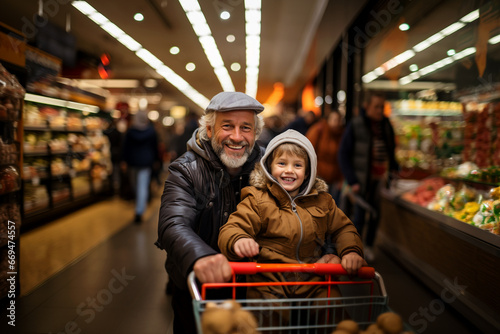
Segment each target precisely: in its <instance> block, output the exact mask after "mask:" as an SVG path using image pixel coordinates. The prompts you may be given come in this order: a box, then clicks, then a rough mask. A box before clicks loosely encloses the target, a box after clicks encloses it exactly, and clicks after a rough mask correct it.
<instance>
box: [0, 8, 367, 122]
mask: <svg viewBox="0 0 500 334" xmlns="http://www.w3.org/2000/svg"><path fill="white" fill-rule="evenodd" d="M69 2H70V1H68V0H44V1H42V3H43V8H44V10H43V11H44V15H45V17H47V16H48V17H49V21H50V23H52V24H54V25H57V26H59V27H61V28H64V27H65V26H66V24H67V22H68V21H67V20H68V18H69V20H70V26H71V33H72V34H73V35H74V36H75V37H76V41H77V47H78V49H80V50H84V51H85V52H87V53H90V54H92V55H94V56H99V55H100V54H102V53H108V54H109V55H110V56H111V68H112V77H113V78H116V79H136V80H139V81H140V82H141V83H143V82H144V81H145V80H146V79H150V78H156V79H158V82H159V86H158V87H157V88H155V89H147V88H144V87H143V86H142V85H141V86H139V87H138V88H133V89H121V90H118V89H113V90H112V91H113V93H114V94H115V95H114V96H115V97H116V98H117V99H121V98H122V97H125V96H136V97H140V96H142V95H144V94H149V95H152V94H155V96H157V97H160V98H159V105H158V106H154V105H153V106H150V107H152V108H160V109H161V108H163V109H169V108H170V107H171V106H173V105H185V106H187V107H189V108H191V109H194V110H197V111H198V112H199V111H201V109H200V107H199V106H198V105H196V104H194V103H193V102H192V101H191V100H189V99H187V98H186V97H185V96H184V95H183V94H182V93H180V92H179V91H178V90H177V89H176V88H175V87H173V86H172V85H170V84H169V83H168V82H167V81H166V80H165V79H163V78H162V77H160V76H159V75H158V74H157V73H156V72H155V71H154V70H153V69H152V68H151V67H149V66H148V65H147V64H145V63H144V62H143V61H142V60H141V59H140V58H138V57H137V56H136V55H135V54H134V53H133V52H132V51H130V50H128V49H127V48H125V47H124V46H123V45H122V44H121V43H119V42H118V41H116V40H115V39H114V38H113V37H111V36H110V35H109V34H108V33H107V32H105V31H104V30H102V29H101V28H100V27H99V26H97V25H96V24H95V23H94V22H92V21H91V20H90V19H89V18H87V17H85V16H84V15H83V14H81V13H80V12H78V11H77V10H76V9H75V8H73V7H72V6H71V5H70V4H68V3H69ZM88 2H89V4H90V5H92V6H93V7H94V8H95V9H96V10H98V11H99V12H101V13H102V14H103V15H104V16H106V17H107V18H108V19H109V20H110V21H112V22H113V23H115V24H116V25H117V26H118V27H120V28H121V29H122V30H124V31H125V32H126V33H127V34H129V35H130V36H131V37H133V38H134V39H135V40H136V41H138V42H139V43H141V44H142V45H143V47H145V48H147V49H148V50H149V51H151V52H152V53H153V54H154V55H155V56H156V57H158V58H159V59H160V60H161V61H163V62H164V63H165V64H166V65H167V66H168V67H170V68H171V69H172V70H173V71H174V72H175V73H177V74H178V75H180V76H181V77H183V78H184V79H185V80H186V81H187V82H188V83H189V84H190V85H191V86H193V87H194V88H195V89H196V90H198V91H199V92H200V93H201V94H202V95H204V96H205V97H206V98H207V99H210V98H211V97H212V96H213V95H215V94H217V93H218V92H220V91H221V90H222V87H221V84H220V83H219V81H218V79H217V77H216V75H215V74H214V71H213V68H212V67H211V66H210V63H209V62H208V60H207V58H206V56H205V54H204V52H203V49H202V47H201V45H200V43H199V41H198V38H197V37H196V35H195V33H194V31H193V28H192V27H191V25H190V23H189V21H188V19H187V17H186V14H185V13H184V11H183V10H182V7H181V6H180V4H179V3H178V1H176V0H109V1H101V0H88ZM199 2H200V6H201V8H202V11H203V13H204V15H205V17H206V20H207V22H208V24H209V26H210V29H211V31H212V35H213V36H214V38H215V40H216V43H217V46H218V48H219V50H220V54H221V56H222V59H223V60H224V63H225V65H226V67H227V68H229V66H230V64H231V63H233V62H238V63H240V64H241V65H242V69H241V70H240V71H238V72H233V71H231V70H230V69H229V72H230V76H231V78H232V81H233V84H234V86H235V89H236V90H237V91H245V70H244V68H245V67H244V66H245V25H244V0H200V1H199ZM365 3H366V0H351V1H349V2H344V1H342V2H341V1H328V0H307V1H305V0H271V1H267V0H265V1H262V28H261V53H260V73H259V81H258V92H257V99H258V100H260V101H261V102H265V101H266V100H267V98H268V97H269V96H270V94H271V93H272V90H273V85H274V84H275V83H278V82H280V83H283V84H284V85H285V97H284V100H285V101H293V100H294V99H295V98H296V97H297V96H298V95H299V94H300V89H302V88H303V87H304V85H305V84H306V82H307V81H308V80H310V79H311V78H312V77H313V76H314V74H315V73H316V72H317V70H318V68H319V67H320V66H321V65H322V63H323V61H324V59H325V58H326V57H327V56H328V54H329V53H330V52H331V50H332V48H333V46H334V45H335V44H336V43H337V42H338V41H339V39H340V37H341V34H342V31H344V29H345V28H346V27H347V26H348V25H349V24H350V23H351V22H352V20H353V18H354V17H355V16H356V15H357V13H358V12H359V11H360V10H361V8H362V7H363V6H364V4H365ZM39 6H40V2H39V0H23V1H6V2H4V3H3V4H2V11H1V13H0V21H1V22H4V23H6V24H8V25H10V26H12V27H14V28H16V29H18V30H21V31H23V32H24V33H26V34H27V35H28V36H27V37H28V38H30V37H33V36H30V35H33V29H32V28H33V27H35V29H36V24H37V22H36V18H35V15H36V14H37V13H38V12H39V8H40V7H39ZM221 9H225V10H227V11H229V12H230V13H231V18H230V19H229V20H226V21H224V20H222V19H220V18H219V13H220V11H221ZM136 12H142V13H143V14H144V16H145V19H144V21H142V22H136V21H134V20H133V15H134V14H135V13H136ZM39 23H40V22H38V24H39ZM33 24H35V25H33ZM42 24H43V22H42ZM30 27H31V28H30ZM228 34H233V35H234V36H235V37H236V40H235V41H234V42H233V43H228V42H227V41H226V36H227V35H228ZM174 45H176V46H178V47H179V48H180V53H179V54H177V55H172V54H170V52H169V49H170V48H171V47H172V46H174ZM188 62H193V63H195V64H196V69H195V70H194V71H192V72H188V71H187V70H186V69H185V66H186V64H187V63H188ZM82 75H84V76H89V75H90V78H93V77H94V76H95V73H87V74H85V73H83V74H82ZM87 78H89V77H87Z"/></svg>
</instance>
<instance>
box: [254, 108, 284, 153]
mask: <svg viewBox="0 0 500 334" xmlns="http://www.w3.org/2000/svg"><path fill="white" fill-rule="evenodd" d="M282 131H283V122H282V120H281V118H280V117H279V116H278V115H271V116H269V117H266V118H264V129H262V133H261V135H260V137H259V139H258V140H257V143H258V144H259V145H260V146H262V147H267V144H269V142H270V141H271V139H273V138H274V137H276V136H277V135H279V134H280V133H281V132H282Z"/></svg>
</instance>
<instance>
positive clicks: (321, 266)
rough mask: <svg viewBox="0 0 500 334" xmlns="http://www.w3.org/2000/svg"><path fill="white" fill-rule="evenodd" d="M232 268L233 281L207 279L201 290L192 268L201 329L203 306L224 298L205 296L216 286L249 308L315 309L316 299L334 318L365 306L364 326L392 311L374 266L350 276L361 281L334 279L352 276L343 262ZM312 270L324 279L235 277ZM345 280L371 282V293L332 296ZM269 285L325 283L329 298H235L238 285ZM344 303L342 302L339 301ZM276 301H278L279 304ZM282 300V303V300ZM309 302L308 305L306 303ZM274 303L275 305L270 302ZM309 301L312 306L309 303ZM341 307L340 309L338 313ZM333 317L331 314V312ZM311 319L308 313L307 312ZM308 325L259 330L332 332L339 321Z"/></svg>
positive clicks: (239, 264)
mask: <svg viewBox="0 0 500 334" xmlns="http://www.w3.org/2000/svg"><path fill="white" fill-rule="evenodd" d="M230 265H231V268H232V281H231V282H227V283H204V284H201V291H200V289H199V288H198V283H197V281H196V277H195V274H194V272H191V273H190V274H189V275H188V287H189V290H190V292H191V296H192V298H193V307H194V311H195V319H196V324H197V326H198V332H199V333H202V332H201V325H200V323H201V313H202V312H203V311H204V306H205V304H206V303H207V302H211V301H212V302H222V300H219V301H217V300H206V292H207V289H214V288H232V298H233V299H235V301H237V302H239V303H240V304H241V305H242V307H243V308H244V309H247V310H249V311H261V310H262V311H264V310H266V311H267V310H268V308H269V310H271V309H272V311H273V312H275V311H276V310H278V311H279V310H280V309H281V310H287V309H288V310H290V311H291V310H292V309H296V310H300V309H313V308H314V307H316V308H318V306H311V303H316V304H320V305H322V307H323V308H327V309H328V312H333V314H336V315H335V316H333V315H332V316H331V317H332V318H338V317H339V314H340V317H341V318H344V317H345V318H352V317H351V316H350V315H347V316H346V311H345V309H348V308H350V309H351V310H355V309H361V308H363V311H362V313H364V315H363V318H364V317H367V320H366V321H365V322H359V323H360V324H361V325H362V326H368V325H369V324H371V323H373V322H374V321H375V319H376V316H378V314H380V313H382V312H386V311H389V308H388V306H387V302H388V296H387V291H386V288H385V284H384V280H383V278H382V276H381V275H380V274H379V273H378V272H376V271H375V269H374V268H372V267H362V268H360V269H359V270H358V273H357V275H356V276H355V277H350V278H359V279H362V280H361V281H353V280H349V281H340V280H334V279H332V278H333V277H337V276H349V275H348V274H347V272H346V270H345V269H344V268H342V266H341V265H340V264H327V263H313V264H306V263H297V264H284V263H273V264H271V263H255V262H230ZM266 272H272V273H278V272H280V273H287V272H293V273H311V274H315V275H324V276H325V280H324V281H321V282H301V281H299V282H296V281H293V282H276V283H269V282H266V283H242V282H237V281H236V276H237V275H255V274H257V273H266ZM374 283H375V284H377V286H378V294H377V295H374V294H373V292H374V291H373V285H374ZM346 284H364V285H370V295H368V296H366V295H363V296H356V297H330V296H331V294H330V293H331V287H332V286H339V285H346ZM269 285H279V286H286V285H315V286H317V285H324V286H326V287H327V288H328V297H327V298H310V299H307V300H305V299H300V298H297V299H295V298H294V299H291V298H288V299H286V300H274V299H273V300H269V299H255V300H254V299H243V300H241V299H240V300H238V299H236V288H238V287H255V286H269ZM339 302H340V303H341V304H340V305H339V304H338V303H339ZM276 303H278V304H279V305H278V306H276ZM280 303H283V304H280ZM305 303H307V304H306V305H305V306H304V304H305ZM270 304H272V306H269V305H270ZM297 305H298V306H297ZM308 305H309V306H308ZM340 307H342V311H339V310H340V309H339V308H340ZM337 311H338V313H336V312H337ZM329 317H330V315H329ZM307 319H308V322H309V320H310V319H309V316H308V318H307ZM312 327H313V328H312ZM312 327H311V325H310V324H308V325H294V326H287V327H283V326H278V327H276V326H274V327H265V328H264V327H260V323H259V328H258V330H259V331H260V332H261V333H265V332H267V331H271V332H273V333H276V332H277V331H278V332H280V333H281V332H282V330H285V329H286V330H290V331H292V330H300V329H303V330H304V329H305V330H307V331H308V332H309V330H311V332H312V330H313V329H314V328H315V329H316V331H317V330H323V331H324V332H325V333H330V332H331V331H332V329H334V328H335V327H336V323H335V322H334V321H332V322H331V323H326V324H323V325H317V326H314V325H313V326H312ZM327 328H329V329H327Z"/></svg>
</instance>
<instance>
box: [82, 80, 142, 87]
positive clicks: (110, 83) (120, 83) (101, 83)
mask: <svg viewBox="0 0 500 334" xmlns="http://www.w3.org/2000/svg"><path fill="white" fill-rule="evenodd" d="M75 81H76V82H77V83H78V84H82V85H92V86H97V87H101V88H137V87H139V80H126V79H106V80H103V79H82V80H79V79H75Z"/></svg>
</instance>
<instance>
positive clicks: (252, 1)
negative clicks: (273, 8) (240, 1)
mask: <svg viewBox="0 0 500 334" xmlns="http://www.w3.org/2000/svg"><path fill="white" fill-rule="evenodd" d="M261 7H262V4H261V1H260V0H245V8H246V9H258V10H260V9H261Z"/></svg>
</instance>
